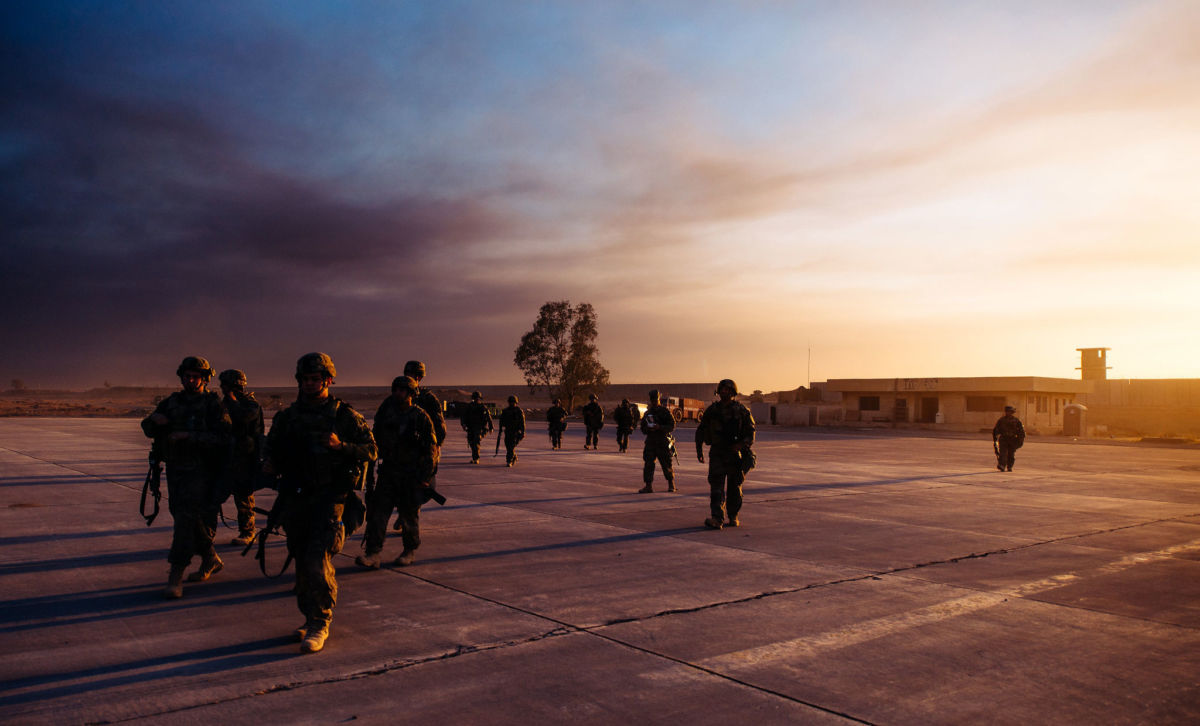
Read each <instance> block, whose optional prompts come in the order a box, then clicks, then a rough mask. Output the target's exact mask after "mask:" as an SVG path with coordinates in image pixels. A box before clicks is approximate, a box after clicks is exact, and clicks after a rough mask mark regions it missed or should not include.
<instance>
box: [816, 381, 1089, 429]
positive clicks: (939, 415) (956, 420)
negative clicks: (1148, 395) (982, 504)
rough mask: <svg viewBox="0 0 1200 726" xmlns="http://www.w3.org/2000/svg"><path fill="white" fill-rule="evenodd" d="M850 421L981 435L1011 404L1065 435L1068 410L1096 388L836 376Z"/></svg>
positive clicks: (1030, 424) (1032, 424)
mask: <svg viewBox="0 0 1200 726" xmlns="http://www.w3.org/2000/svg"><path fill="white" fill-rule="evenodd" d="M826 385H827V387H828V390H830V391H836V392H838V393H841V394H842V410H843V417H844V420H845V421H847V422H859V423H870V424H881V425H882V424H889V425H894V426H914V427H932V428H946V429H951V430H958V431H978V430H980V429H983V428H989V429H990V428H991V427H992V426H993V425H994V424H995V423H996V419H997V418H999V417H1000V416H1003V415H1004V407H1005V406H1006V405H1010V406H1014V407H1016V409H1017V416H1018V417H1019V418H1020V419H1021V421H1022V422H1024V424H1025V427H1026V429H1029V430H1031V431H1037V432H1041V433H1056V432H1061V431H1062V428H1063V409H1064V407H1065V406H1066V405H1067V404H1070V403H1074V402H1075V399H1076V396H1079V395H1081V394H1085V393H1087V392H1088V391H1090V390H1091V385H1090V382H1088V381H1081V380H1077V379H1071V378H1044V377H1041V376H982V377H973V378H835V379H830V380H829V382H828V383H827V384H826Z"/></svg>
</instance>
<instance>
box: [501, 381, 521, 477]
mask: <svg viewBox="0 0 1200 726" xmlns="http://www.w3.org/2000/svg"><path fill="white" fill-rule="evenodd" d="M500 431H502V432H503V433H504V452H505V463H506V465H507V466H516V464H517V445H518V444H520V443H521V439H523V438H525V412H524V411H522V410H521V409H520V407H518V406H517V397H516V396H509V397H508V408H505V409H504V410H503V411H501V412H500Z"/></svg>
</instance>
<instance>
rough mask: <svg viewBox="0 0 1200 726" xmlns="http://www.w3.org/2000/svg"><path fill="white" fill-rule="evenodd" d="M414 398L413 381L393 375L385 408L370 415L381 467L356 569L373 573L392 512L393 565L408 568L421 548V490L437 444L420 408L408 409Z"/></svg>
mask: <svg viewBox="0 0 1200 726" xmlns="http://www.w3.org/2000/svg"><path fill="white" fill-rule="evenodd" d="M416 396H417V382H416V381H414V380H413V379H412V378H410V377H408V376H399V377H397V378H396V379H395V380H393V381H392V395H391V398H390V400H391V405H390V406H389V405H381V406H380V407H379V411H380V413H378V414H376V415H375V426H374V433H375V441H376V443H377V444H378V446H379V459H380V462H381V463H380V464H379V476H378V481H377V483H376V484H375V489H374V490H373V491H371V492H370V493H369V494H368V496H367V529H366V532H365V534H364V535H363V545H364V547H365V549H366V554H363V555H359V556H358V557H357V558H355V560H354V561H355V562H356V563H357V564H358V565H359V566H361V567H367V568H370V569H372V570H376V569H379V560H380V553H381V552H382V551H383V542H384V538H385V537H386V532H387V523H388V518H389V517H391V516H392V510H393V509H395V510H396V511H397V512H398V513H399V514H398V517H399V522H400V537H401V540H402V541H403V542H404V551H403V552H401V553H400V556H399V557H397V558H396V559H395V560H394V561H393V564H396V565H400V566H401V567H405V566H408V565H411V564H412V563H413V560H414V559H415V558H416V551H417V548H418V547H420V546H421V521H420V520H421V505H422V504H424V503H425V502H426V501H428V497H427V496H426V492H427V491H428V488H429V486H430V484H429V482H430V480H432V479H433V471H434V469H435V468H436V466H437V459H438V446H437V442H436V439H435V437H434V432H433V421H431V420H430V418H429V414H427V413H425V411H424V409H422V408H421V407H420V406H416V405H414V402H413V399H415V398H416Z"/></svg>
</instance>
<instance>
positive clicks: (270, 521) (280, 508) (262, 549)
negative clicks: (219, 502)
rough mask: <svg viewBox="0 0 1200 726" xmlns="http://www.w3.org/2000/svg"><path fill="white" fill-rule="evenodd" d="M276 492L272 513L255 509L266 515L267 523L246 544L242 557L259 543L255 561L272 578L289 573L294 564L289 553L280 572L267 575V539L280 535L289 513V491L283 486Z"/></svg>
mask: <svg viewBox="0 0 1200 726" xmlns="http://www.w3.org/2000/svg"><path fill="white" fill-rule="evenodd" d="M276 491H277V492H278V494H277V495H276V497H275V503H274V504H272V505H271V509H270V511H267V510H265V509H261V508H259V507H255V508H254V511H256V512H258V513H259V514H263V515H266V518H267V523H266V524H264V525H263V527H262V529H260V530H258V531H257V532H255V533H254V536H253V537H252V538H250V541H249V542H248V543H246V548H245V549H244V550H242V557H245V556H246V553H247V552H249V551H250V548H251V547H253V546H254V544H255V543H256V542H257V543H258V552H257V553H255V555H254V559H256V560H258V568H259V569H260V570H262V573H263V574H264V575H266V576H267V577H272V578H274V577H279V576H280V575H282V574H283V573H284V572H286V571H287V568H288V565H290V564H291V563H292V553H290V552H289V553H288V556H287V559H285V560H284V561H283V567H281V568H280V569H279V572H278V573H277V574H274V575H270V574H267V537H268V535H270V534H271V533H272V532H275V533H276V534H278V533H279V527H280V525H281V524H282V523H283V514H284V512H286V511H287V500H288V491H287V490H286V489H285V488H284V487H283V486H279V487H278V488H277V489H276Z"/></svg>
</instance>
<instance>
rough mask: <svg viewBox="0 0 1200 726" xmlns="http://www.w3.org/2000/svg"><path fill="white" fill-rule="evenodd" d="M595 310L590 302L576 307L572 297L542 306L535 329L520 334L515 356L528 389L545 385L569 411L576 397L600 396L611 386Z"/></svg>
mask: <svg viewBox="0 0 1200 726" xmlns="http://www.w3.org/2000/svg"><path fill="white" fill-rule="evenodd" d="M597 334H598V331H597V326H596V310H595V308H593V307H592V305H591V303H580V304H579V305H576V306H574V307H572V306H571V301H570V300H559V301H557V302H548V303H546V304H544V305H542V308H541V310H539V311H538V318H537V320H536V321H535V322H534V324H533V329H532V330H530V331H529V332H528V333H525V335H523V336H521V345H519V346H518V347H517V350H516V352H515V354H514V357H513V363H515V364H516V366H517V367H518V368H520V369H521V372H522V373H524V374H525V382H526V383H527V384H528V385H529V392H530V393H535V392H536V391H537V389H538V388H539V387H544V388H545V389H546V390H547V391H549V392H550V394H551V395H553V396H555V397H557V398H560V399H562V402H563V404H564V405H565V406H566V408H567V410H568V411H571V410H573V409H574V408H575V401H576V399H579V400H581V401H582V400H583V398H585V397H586V396H587V395H588V394H589V393H595V394H597V395H599V394H600V393H601V392H603V390H604V388H605V387H606V386H608V370H607V369H606V368H605V367H604V366H602V365H600V351H599V350H598V349H597V348H596V343H595V341H596V335H597Z"/></svg>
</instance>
